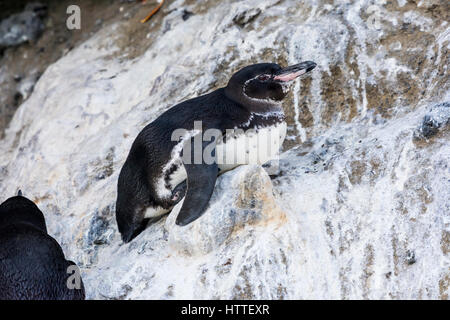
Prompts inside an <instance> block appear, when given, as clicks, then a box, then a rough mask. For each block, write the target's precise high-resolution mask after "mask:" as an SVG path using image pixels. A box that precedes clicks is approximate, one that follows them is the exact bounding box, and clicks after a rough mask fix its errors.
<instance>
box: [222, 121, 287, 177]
mask: <svg viewBox="0 0 450 320" xmlns="http://www.w3.org/2000/svg"><path fill="white" fill-rule="evenodd" d="M285 137H286V122H280V123H278V124H276V125H274V126H268V127H263V128H259V129H250V130H247V131H245V132H244V133H243V134H237V135H234V136H233V135H231V136H230V135H229V136H228V137H227V140H226V142H225V143H219V144H217V146H216V156H217V164H218V166H219V169H220V170H221V171H227V170H231V169H233V168H235V167H237V166H239V165H243V164H260V165H262V164H264V163H266V162H267V161H269V160H272V159H274V158H276V157H277V156H278V154H279V152H280V148H281V145H282V144H283V141H284V139H285Z"/></svg>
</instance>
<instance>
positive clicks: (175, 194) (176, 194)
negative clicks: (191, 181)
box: [170, 181, 187, 205]
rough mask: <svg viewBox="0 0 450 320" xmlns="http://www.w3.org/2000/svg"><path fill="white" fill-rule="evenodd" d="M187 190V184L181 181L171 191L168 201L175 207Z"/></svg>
mask: <svg viewBox="0 0 450 320" xmlns="http://www.w3.org/2000/svg"><path fill="white" fill-rule="evenodd" d="M186 190H187V183H186V181H183V182H182V183H180V184H179V185H177V186H176V187H175V189H173V191H172V197H171V198H170V201H171V202H172V205H176V204H177V203H178V202H180V201H181V199H183V197H184V196H185V195H186Z"/></svg>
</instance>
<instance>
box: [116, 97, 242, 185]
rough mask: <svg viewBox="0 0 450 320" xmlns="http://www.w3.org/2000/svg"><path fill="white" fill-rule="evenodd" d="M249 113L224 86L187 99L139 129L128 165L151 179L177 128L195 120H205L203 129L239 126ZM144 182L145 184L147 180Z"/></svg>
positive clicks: (162, 162) (188, 127)
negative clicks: (232, 97)
mask: <svg viewBox="0 0 450 320" xmlns="http://www.w3.org/2000/svg"><path fill="white" fill-rule="evenodd" d="M249 117H250V112H249V111H247V110H246V109H245V108H244V107H242V106H240V105H239V104H238V103H236V102H234V101H233V100H231V99H228V98H227V97H226V95H225V92H224V89H223V88H221V89H218V90H216V91H213V92H211V93H209V94H206V95H203V96H200V97H197V98H193V99H190V100H187V101H184V102H182V103H180V104H177V105H175V106H174V107H172V108H170V109H169V110H167V111H165V112H164V113H163V114H161V115H160V116H159V117H158V118H157V119H156V120H155V121H153V122H151V123H150V124H148V125H147V126H146V127H145V128H144V129H143V130H142V131H141V132H140V133H139V135H138V136H137V138H136V140H135V141H134V143H133V145H132V147H131V151H130V153H129V156H128V158H127V161H126V167H133V168H136V170H129V171H130V172H136V171H140V170H145V172H142V173H141V174H139V176H146V177H147V178H148V181H152V180H153V178H155V176H154V175H155V174H156V175H157V174H159V173H160V169H161V168H162V167H163V166H164V165H165V164H166V161H167V159H168V158H170V154H171V152H172V149H173V147H174V146H175V145H176V144H177V143H178V141H172V140H171V138H172V133H173V131H174V130H176V129H185V130H192V129H193V128H194V121H202V129H203V131H205V130H208V129H211V128H214V129H219V130H225V129H229V128H234V127H236V126H237V127H239V126H240V124H242V123H246V122H248V119H249ZM143 161H144V163H143ZM149 168H152V170H149ZM126 170H127V169H126ZM119 179H120V178H119ZM135 179H136V177H129V176H128V175H126V174H125V172H124V174H123V180H126V181H133V180H135ZM142 183H143V184H144V181H143V182H142ZM146 187H147V188H149V189H150V194H152V193H153V192H154V191H153V190H152V186H149V185H146Z"/></svg>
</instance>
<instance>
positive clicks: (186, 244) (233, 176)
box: [165, 166, 286, 255]
mask: <svg viewBox="0 0 450 320" xmlns="http://www.w3.org/2000/svg"><path fill="white" fill-rule="evenodd" d="M182 204H183V201H181V202H180V203H178V205H177V206H176V207H175V208H174V209H173V210H172V212H171V213H170V215H169V217H168V218H167V220H166V223H165V228H166V230H167V232H168V241H169V245H170V246H171V247H172V248H174V249H175V250H178V251H179V252H183V253H185V254H187V255H196V254H207V253H209V252H211V251H214V250H218V249H219V248H220V246H221V245H222V244H224V243H225V242H226V241H227V240H228V239H229V238H230V237H231V235H232V233H233V232H235V233H240V232H239V231H240V230H241V229H244V228H246V227H247V226H249V225H250V226H253V225H261V226H262V228H265V227H267V225H268V224H280V223H283V222H285V221H286V217H285V214H284V212H283V211H282V210H281V209H280V208H279V207H278V205H277V204H276V201H275V198H274V196H273V193H272V183H271V181H270V178H269V176H268V175H267V173H266V172H265V171H264V170H263V168H261V167H260V166H241V167H239V168H237V169H235V170H234V171H233V172H227V173H225V174H223V176H221V177H220V178H219V180H218V182H217V183H216V188H215V190H214V194H213V196H212V198H211V206H210V208H209V209H208V211H207V212H206V214H204V215H203V216H201V217H200V218H199V219H198V223H191V224H189V225H187V226H186V227H180V226H177V225H176V224H175V220H176V217H177V215H178V212H179V211H180V209H181V206H182ZM241 236H243V235H241Z"/></svg>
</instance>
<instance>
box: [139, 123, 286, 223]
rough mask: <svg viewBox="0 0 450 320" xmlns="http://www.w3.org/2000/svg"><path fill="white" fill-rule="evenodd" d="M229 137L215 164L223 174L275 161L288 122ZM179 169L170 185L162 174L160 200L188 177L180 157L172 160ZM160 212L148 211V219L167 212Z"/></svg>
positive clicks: (170, 193) (168, 195)
mask: <svg viewBox="0 0 450 320" xmlns="http://www.w3.org/2000/svg"><path fill="white" fill-rule="evenodd" d="M235 132H236V134H232V135H228V136H227V139H226V142H220V143H218V144H217V145H216V161H217V164H218V167H219V169H220V171H221V172H225V171H228V170H231V169H234V168H235V167H237V166H240V165H243V164H260V165H262V164H264V163H266V162H267V161H269V160H272V159H274V158H276V157H277V156H278V154H279V151H280V148H281V145H282V144H283V141H284V139H285V137H286V122H280V123H277V124H276V125H273V126H268V127H263V128H259V129H250V130H246V131H241V132H239V131H235ZM171 163H172V164H173V165H175V166H176V170H175V171H174V172H172V173H170V175H169V176H168V177H169V183H168V184H167V183H165V178H164V177H166V176H167V172H165V171H164V172H162V174H161V178H160V179H159V181H158V184H157V186H156V190H157V192H158V196H159V197H161V198H164V197H170V196H171V195H172V190H173V189H174V188H175V187H176V186H177V185H179V184H180V183H182V182H183V181H184V180H186V178H187V173H186V169H185V168H184V166H183V162H182V160H181V157H180V156H179V154H177V156H175V158H173V159H171ZM168 167H169V166H167V168H168ZM166 212H167V211H164V210H161V209H158V208H156V209H153V208H152V209H148V210H147V212H146V217H147V218H148V217H155V216H158V215H161V214H164V213H166Z"/></svg>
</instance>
